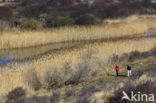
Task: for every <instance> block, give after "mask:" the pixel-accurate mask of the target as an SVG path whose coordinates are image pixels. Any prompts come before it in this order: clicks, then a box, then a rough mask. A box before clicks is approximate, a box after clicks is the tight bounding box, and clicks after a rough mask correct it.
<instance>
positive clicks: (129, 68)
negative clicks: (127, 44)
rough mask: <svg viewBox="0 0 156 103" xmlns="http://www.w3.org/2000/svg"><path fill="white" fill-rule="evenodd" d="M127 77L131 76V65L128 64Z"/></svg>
mask: <svg viewBox="0 0 156 103" xmlns="http://www.w3.org/2000/svg"><path fill="white" fill-rule="evenodd" d="M127 70H128V77H130V76H132V67H131V65H130V64H128V65H127Z"/></svg>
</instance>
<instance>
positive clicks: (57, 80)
mask: <svg viewBox="0 0 156 103" xmlns="http://www.w3.org/2000/svg"><path fill="white" fill-rule="evenodd" d="M62 85H64V80H63V76H62V75H61V73H59V72H57V71H55V72H54V73H52V72H51V71H47V72H46V73H45V77H44V80H43V87H44V88H46V89H51V88H56V87H61V86H62Z"/></svg>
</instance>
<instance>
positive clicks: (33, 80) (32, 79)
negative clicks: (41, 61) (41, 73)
mask: <svg viewBox="0 0 156 103" xmlns="http://www.w3.org/2000/svg"><path fill="white" fill-rule="evenodd" d="M24 83H25V84H26V85H27V86H28V87H30V88H32V89H34V90H38V89H39V88H40V87H41V82H40V80H39V78H38V75H37V72H36V70H35V69H28V70H27V71H26V72H25V73H24Z"/></svg>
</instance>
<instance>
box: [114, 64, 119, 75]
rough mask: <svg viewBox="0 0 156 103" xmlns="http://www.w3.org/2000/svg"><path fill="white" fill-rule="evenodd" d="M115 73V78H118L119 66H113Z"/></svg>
mask: <svg viewBox="0 0 156 103" xmlns="http://www.w3.org/2000/svg"><path fill="white" fill-rule="evenodd" d="M115 71H116V76H119V66H118V65H116V66H115Z"/></svg>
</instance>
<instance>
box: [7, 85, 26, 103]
mask: <svg viewBox="0 0 156 103" xmlns="http://www.w3.org/2000/svg"><path fill="white" fill-rule="evenodd" d="M24 96H25V90H24V89H23V88H22V87H18V88H15V89H14V90H12V91H11V92H9V93H8V94H7V100H6V103H12V102H13V101H15V100H17V99H19V98H21V97H24Z"/></svg>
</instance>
